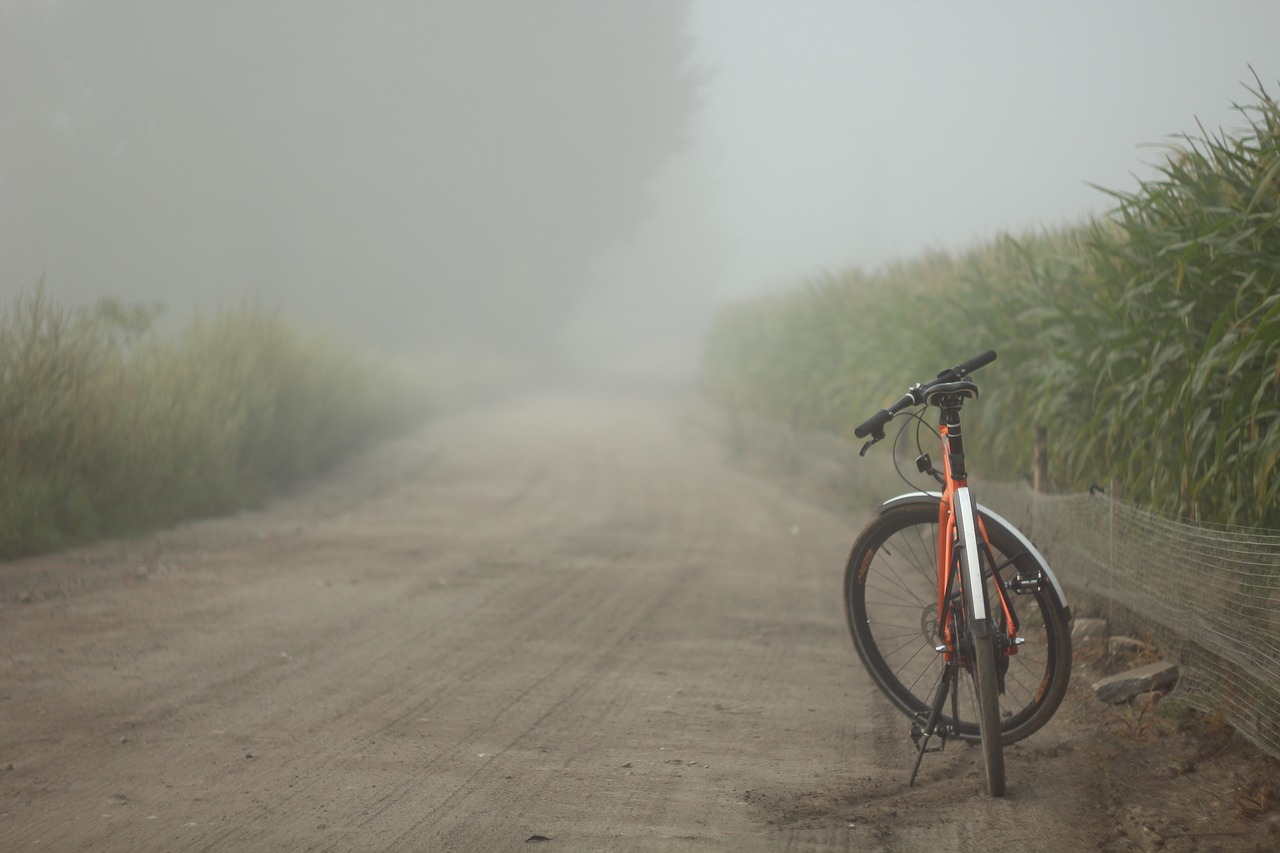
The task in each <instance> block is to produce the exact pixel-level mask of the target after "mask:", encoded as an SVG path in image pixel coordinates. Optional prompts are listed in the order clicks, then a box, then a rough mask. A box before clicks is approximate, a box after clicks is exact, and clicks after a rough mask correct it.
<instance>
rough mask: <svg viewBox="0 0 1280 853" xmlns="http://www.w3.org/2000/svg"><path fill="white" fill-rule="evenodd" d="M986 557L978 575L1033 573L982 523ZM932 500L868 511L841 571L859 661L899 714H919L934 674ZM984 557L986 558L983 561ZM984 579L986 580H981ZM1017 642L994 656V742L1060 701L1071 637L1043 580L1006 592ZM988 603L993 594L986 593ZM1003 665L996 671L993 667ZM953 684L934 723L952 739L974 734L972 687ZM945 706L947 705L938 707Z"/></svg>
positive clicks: (937, 638) (1009, 540)
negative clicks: (999, 703) (997, 720)
mask: <svg viewBox="0 0 1280 853" xmlns="http://www.w3.org/2000/svg"><path fill="white" fill-rule="evenodd" d="M986 529H987V533H988V539H989V541H990V545H991V553H990V555H988V554H986V553H985V549H984V554H983V561H984V566H985V571H986V572H992V571H994V572H995V573H997V574H999V576H1000V577H1001V578H1002V579H1003V580H1006V581H1007V580H1009V579H1010V578H1012V577H1014V576H1018V577H1020V578H1024V579H1026V578H1035V577H1037V576H1038V574H1039V566H1038V564H1037V563H1036V561H1035V560H1034V559H1033V558H1032V557H1031V556H1030V555H1029V554H1027V552H1026V550H1025V548H1024V547H1023V546H1022V545H1021V544H1020V543H1019V542H1018V541H1017V540H1016V539H1015V538H1014V537H1012V536H1010V535H1008V534H1007V533H1005V532H1004V530H1003V529H1002V528H1001V527H1000V526H999V525H996V524H994V523H991V522H989V521H988V523H987V524H986ZM937 545H938V510H937V504H936V503H933V504H912V505H907V506H902V507H896V508H894V509H890V510H886V511H884V512H882V513H880V514H879V515H877V516H876V517H875V518H874V519H872V520H871V522H870V523H869V524H868V525H867V527H866V528H865V529H864V530H863V531H862V533H861V534H860V535H859V536H858V538H857V540H856V541H855V542H854V545H853V550H852V552H851V553H850V555H849V563H848V566H847V568H846V571H845V615H846V617H847V619H848V624H849V630H850V633H851V635H852V637H853V644H854V647H855V649H856V650H857V653H858V656H859V658H860V659H861V660H862V663H863V665H864V666H865V667H866V669H867V671H868V673H869V674H870V675H871V677H872V680H874V681H875V683H876V685H877V686H878V687H879V688H880V689H881V690H882V691H883V692H884V694H885V695H886V696H887V697H888V698H889V699H890V701H892V702H893V704H894V705H895V706H897V707H898V709H899V710H901V711H902V712H903V713H905V714H907V715H908V716H910V717H923V715H925V714H926V713H927V712H928V707H929V702H930V700H931V698H932V696H933V694H934V691H935V690H936V688H937V684H938V681H939V679H940V678H941V677H942V671H943V660H942V655H940V654H938V653H936V652H935V650H934V649H935V647H936V646H937V645H938V644H940V643H941V642H942V640H941V635H940V632H939V631H938V625H937V610H938V606H937V605H938V601H937V598H938V593H937V583H938V580H937V556H936V554H937ZM993 560H994V562H993ZM988 585H990V583H989V584H988ZM1010 598H1011V599H1012V604H1013V606H1014V608H1015V612H1016V613H1017V616H1018V618H1019V620H1020V622H1021V629H1020V635H1021V636H1022V637H1023V638H1024V639H1025V641H1026V642H1025V643H1024V644H1023V645H1021V646H1018V647H1017V648H1016V653H1015V654H1012V655H1005V654H1003V651H1002V653H1000V654H999V655H997V656H996V674H997V680H998V685H997V687H998V692H1000V691H999V688H1001V687H1002V688H1003V690H1002V693H1003V705H1004V709H1003V711H1002V713H1001V732H1002V735H1003V737H1002V743H1003V744H1005V745H1008V744H1011V743H1015V742H1016V741H1019V740H1022V739H1023V738H1025V737H1027V736H1028V735H1030V734H1032V733H1033V732H1035V731H1037V730H1038V729H1040V728H1041V727H1042V726H1043V725H1044V724H1045V723H1046V722H1048V721H1049V719H1050V717H1052V716H1053V713H1054V712H1055V711H1056V710H1057V709H1058V706H1059V705H1060V704H1061V703H1062V698H1063V696H1064V695H1065V694H1066V690H1067V684H1068V682H1069V680H1070V677H1071V637H1070V632H1069V629H1068V626H1067V617H1066V613H1065V611H1064V610H1063V607H1062V604H1061V602H1060V601H1059V600H1058V598H1057V596H1056V595H1055V594H1054V592H1053V590H1052V588H1051V586H1050V584H1049V583H1048V581H1047V580H1044V579H1042V580H1041V582H1040V583H1039V584H1034V585H1031V586H1030V587H1029V588H1028V589H1026V590H1023V591H1022V593H1021V594H1011V595H1010ZM991 599H992V600H993V601H994V600H995V596H994V593H993V594H992V596H991ZM995 615H996V618H995V620H994V624H993V627H994V628H995V635H996V637H997V638H998V640H997V642H996V643H994V644H993V655H995V649H996V648H1001V643H1003V642H1005V641H1006V639H1007V636H1008V634H1007V626H1005V625H1004V624H1003V623H1004V617H1003V613H1002V612H1000V611H999V609H998V608H997V613H996V614H995ZM1002 670H1003V671H1002ZM966 681H967V680H966V679H959V680H958V683H957V685H956V688H957V690H960V693H961V695H960V696H958V697H956V705H957V706H958V709H959V710H958V713H956V714H955V716H956V717H957V719H952V714H951V707H948V708H947V709H946V710H944V713H943V716H942V723H943V724H944V725H945V726H947V727H948V728H949V729H950V730H951V731H952V732H953V734H954V735H955V736H958V737H960V738H962V739H964V740H967V741H973V742H977V741H980V740H981V732H980V730H979V725H978V720H979V716H978V703H977V695H976V690H975V687H974V685H972V684H969V685H968V686H967V688H965V689H961V688H962V686H964V685H965V684H966ZM948 705H949V706H950V705H951V703H948Z"/></svg>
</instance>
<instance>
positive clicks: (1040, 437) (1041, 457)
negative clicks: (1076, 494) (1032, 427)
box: [1031, 426, 1049, 492]
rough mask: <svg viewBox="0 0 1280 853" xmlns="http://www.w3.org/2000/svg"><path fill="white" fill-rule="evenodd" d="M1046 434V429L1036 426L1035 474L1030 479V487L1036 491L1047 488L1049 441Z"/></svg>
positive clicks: (1042, 490)
mask: <svg viewBox="0 0 1280 853" xmlns="http://www.w3.org/2000/svg"><path fill="white" fill-rule="evenodd" d="M1047 435H1048V430H1047V429H1045V428H1044V427H1042V426H1038V427H1036V443H1035V455H1034V461H1035V474H1034V475H1033V477H1032V480H1031V488H1032V489H1034V490H1035V491H1037V492H1044V491H1046V490H1047V489H1048V488H1049V441H1048V438H1047Z"/></svg>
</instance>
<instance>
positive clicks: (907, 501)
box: [876, 492, 1071, 620]
mask: <svg viewBox="0 0 1280 853" xmlns="http://www.w3.org/2000/svg"><path fill="white" fill-rule="evenodd" d="M940 500H942V493H941V492H908V493H907V494H905V495H898V496H897V497H896V498H890V499H889V500H887V501H885V502H884V503H882V504H880V508H879V509H877V510H876V512H877V513H882V512H885V511H887V510H891V509H896V508H897V507H900V506H911V505H915V504H921V505H928V506H934V507H936V506H937V505H938V501H940ZM978 513H979V514H980V515H981V516H982V521H983V523H985V524H986V525H987V526H989V527H997V528H999V529H1000V530H1001V531H1003V532H1004V533H1005V534H1007V535H1008V536H1010V537H1012V538H1013V539H1015V540H1017V542H1018V544H1019V545H1021V546H1022V547H1023V548H1025V549H1026V550H1027V555H1028V556H1029V557H1031V559H1032V560H1034V561H1035V562H1036V565H1038V566H1039V567H1040V571H1041V572H1043V573H1044V576H1045V577H1046V578H1048V579H1049V583H1050V585H1051V586H1052V587H1053V594H1054V596H1056V597H1057V599H1058V602H1059V603H1060V604H1061V605H1062V609H1063V610H1064V611H1065V612H1066V614H1067V619H1068V620H1070V619H1071V607H1070V605H1068V604H1067V594H1066V592H1064V591H1063V589H1062V584H1060V583H1059V582H1058V578H1057V576H1056V575H1054V573H1053V569H1051V568H1049V562H1048V561H1047V560H1046V559H1045V558H1044V555H1043V554H1041V553H1040V550H1039V549H1038V548H1036V546H1035V545H1033V544H1031V540H1030V539H1028V538H1027V537H1026V536H1025V535H1023V533H1022V531H1021V530H1019V529H1018V528H1016V527H1014V526H1013V525H1012V524H1010V523H1009V522H1008V521H1006V520H1005V519H1004V517H1003V516H1001V515H1000V514H999V513H996V512H992V511H991V510H990V509H988V508H987V507H985V506H983V505H982V504H978Z"/></svg>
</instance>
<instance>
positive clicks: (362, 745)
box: [0, 395, 1277, 851]
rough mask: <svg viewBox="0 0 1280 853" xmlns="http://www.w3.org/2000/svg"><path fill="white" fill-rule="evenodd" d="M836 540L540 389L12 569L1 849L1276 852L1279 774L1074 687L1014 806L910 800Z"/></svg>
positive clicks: (711, 442) (1012, 797)
mask: <svg viewBox="0 0 1280 853" xmlns="http://www.w3.org/2000/svg"><path fill="white" fill-rule="evenodd" d="M860 521H861V519H859V518H856V517H851V516H850V515H849V514H848V513H846V512H844V511H842V510H841V509H840V508H839V507H833V506H831V505H830V503H829V502H823V501H817V502H815V501H813V500H810V499H809V498H807V497H805V496H803V495H800V494H798V493H797V492H796V490H794V489H792V488H789V487H787V486H786V485H785V484H781V485H780V484H779V482H778V481H776V480H775V479H773V478H770V477H765V476H762V475H760V474H759V473H758V472H756V471H753V470H751V469H750V466H748V465H744V463H742V462H741V461H740V460H736V459H734V458H733V457H732V456H731V454H729V453H727V452H726V450H725V448H724V446H723V445H722V444H721V443H720V442H719V440H718V439H717V438H716V437H715V436H713V435H712V434H711V433H709V432H708V431H707V430H706V429H704V428H703V427H702V426H700V425H699V424H698V423H697V422H696V419H694V418H691V417H690V414H689V409H688V408H687V406H685V405H684V404H680V403H673V402H672V401H670V400H661V399H650V398H630V397H622V396H616V397H610V398H598V397H583V396H578V395H541V396H537V397H528V398H523V399H519V400H513V401H509V402H507V403H505V404H503V405H496V406H493V407H491V408H489V409H486V410H483V411H473V412H470V413H467V414H463V415H456V416H451V417H447V418H441V419H439V420H438V421H436V422H434V423H432V424H431V425H429V426H428V427H427V428H425V429H423V430H422V431H421V432H419V433H417V434H415V435H413V436H410V437H407V438H405V439H403V440H401V441H398V442H394V443H392V444H389V445H387V446H385V447H382V448H379V449H378V450H377V451H376V452H374V453H371V454H369V455H367V456H365V457H363V458H361V459H358V460H353V461H352V462H351V463H350V464H349V465H347V466H344V467H343V468H342V469H341V470H339V471H336V472H334V473H333V474H332V475H331V476H330V477H328V478H326V479H325V480H323V481H322V482H317V483H315V484H312V485H311V486H310V487H308V488H307V489H305V490H302V491H300V492H299V493H298V494H296V495H293V496H291V497H289V498H287V499H282V500H279V501H276V502H275V503H273V504H272V505H271V506H269V507H267V508H266V509H264V510H262V511H260V512H253V513H245V514H242V515H239V516H236V517H234V518H228V519H220V520H213V521H208V522H201V523H197V524H190V525H184V526H182V527H180V528H176V529H174V530H170V531H165V532H163V533H161V534H159V535H155V536H150V537H144V538H141V539H137V540H131V541H128V542H115V543H107V544H104V545H101V546H96V547H93V548H88V549H82V550H79V551H75V552H68V553H64V554H59V555H53V556H50V557H44V558H39V559H33V560H24V561H19V562H14V563H9V564H5V565H2V566H0V650H2V651H0V849H3V850H5V851H26V850H90V849H92V850H130V851H147V850H284V849H288V850H485V851H491V850H514V849H522V850H523V849H528V847H527V845H528V844H530V843H534V844H539V845H541V844H545V845H546V846H547V849H559V850H603V849H608V850H631V849H635V850H666V849H690V850H712V849H717V850H718V849H732V850H777V849H808V850H897V851H913V850H925V849H928V850H938V849H961V848H964V849H969V848H971V847H975V846H978V845H981V846H983V847H989V848H993V849H997V848H998V849H1023V850H1062V849H1108V850H1148V849H1166V850H1184V849H1185V850H1212V849H1221V850H1252V849H1270V848H1272V847H1274V842H1275V840H1276V838H1277V836H1274V835H1272V834H1270V826H1271V825H1272V821H1271V815H1272V814H1273V812H1271V811H1270V809H1271V808H1272V805H1271V804H1270V800H1269V799H1268V798H1269V797H1270V796H1271V794H1270V793H1268V791H1266V790H1264V789H1263V786H1262V785H1261V781H1260V780H1262V781H1265V780H1269V779H1274V772H1273V771H1274V765H1267V764H1262V765H1260V764H1258V763H1257V761H1258V760H1257V759H1256V758H1254V757H1251V756H1250V755H1248V753H1247V752H1245V751H1244V750H1242V749H1241V748H1239V747H1238V746H1237V745H1235V744H1233V743H1232V742H1230V741H1226V742H1221V741H1217V740H1214V738H1213V733H1212V732H1205V731H1199V732H1196V731H1193V730H1191V729H1187V728H1185V727H1181V728H1180V725H1179V723H1178V722H1177V721H1176V720H1173V719H1171V718H1166V717H1161V716H1158V715H1151V714H1143V715H1139V716H1134V714H1133V713H1132V712H1129V711H1119V712H1117V711H1114V710H1111V709H1108V708H1107V707H1105V706H1101V705H1100V704H1099V703H1097V701H1096V700H1094V699H1093V697H1092V696H1091V695H1089V694H1088V692H1087V682H1088V681H1089V680H1090V675H1089V671H1088V670H1087V669H1085V667H1087V666H1088V663H1087V662H1085V663H1082V664H1081V667H1082V669H1081V671H1080V672H1078V673H1077V677H1076V686H1075V689H1074V691H1073V693H1072V696H1071V697H1070V698H1069V699H1068V701H1067V703H1066V705H1065V706H1064V708H1063V710H1062V711H1061V712H1060V713H1059V715H1058V717H1057V718H1055V720H1054V721H1052V722H1051V723H1050V725H1049V726H1048V727H1046V729H1045V730H1044V731H1043V732H1041V733H1039V734H1037V735H1035V736H1034V737H1032V738H1031V739H1029V740H1028V741H1026V742H1024V743H1022V744H1019V745H1017V746H1016V747H1014V748H1013V749H1011V750H1010V752H1009V759H1008V763H1009V773H1008V775H1009V784H1010V793H1009V796H1008V797H1006V798H1004V799H1002V800H994V801H993V800H990V799H987V798H985V797H983V796H982V795H981V794H980V793H979V788H980V783H979V781H978V776H977V774H978V765H977V761H978V757H977V755H976V752H975V751H974V750H972V749H968V748H965V747H949V748H948V750H947V751H946V752H945V753H942V754H940V755H936V756H930V757H929V758H928V759H927V760H926V763H925V768H924V770H923V771H922V774H921V778H920V781H919V783H918V784H917V786H916V787H915V788H912V789H908V788H907V787H906V784H905V781H906V777H907V773H908V771H909V766H910V764H909V761H910V754H909V750H910V741H909V739H908V737H907V727H906V723H905V721H904V720H903V719H902V718H901V717H900V716H898V715H897V714H896V713H895V712H893V711H892V710H891V709H890V708H889V706H888V703H887V702H885V701H884V700H882V699H881V697H880V696H879V695H878V694H877V693H876V691H875V689H874V687H872V686H871V684H870V682H869V680H868V679H867V678H866V676H865V675H864V674H863V673H862V672H861V670H860V669H859V667H858V666H857V664H856V661H855V658H854V655H853V653H852V649H851V647H850V644H849V640H848V637H847V632H846V629H845V626H844V617H843V614H842V611H841V606H840V600H839V598H840V597H839V588H840V579H841V576H842V572H843V563H844V559H845V556H846V552H847V549H848V546H849V543H850V542H851V541H852V538H853V536H854V535H856V533H857V529H858V527H859V526H860ZM1268 773H1270V775H1265V774H1268ZM1250 786H1252V787H1250ZM1255 800H1256V801H1257V802H1258V806H1257V807H1256V808H1254V807H1253V806H1251V805H1250V803H1253V802H1254V801H1255ZM1255 812H1256V813H1255ZM538 839H549V840H547V841H539V840H538ZM1153 845H1154V846H1153Z"/></svg>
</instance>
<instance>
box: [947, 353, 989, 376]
mask: <svg viewBox="0 0 1280 853" xmlns="http://www.w3.org/2000/svg"><path fill="white" fill-rule="evenodd" d="M995 360H996V351H995V350H993V349H989V350H987V351H986V352H984V353H983V354H982V355H975V356H974V357H973V358H971V359H969V360H968V361H964V362H961V363H960V364H957V365H956V366H955V367H953V368H951V372H953V373H955V374H956V376H957V377H958V378H960V379H963V378H964V377H966V376H968V375H969V374H970V373H973V371H975V370H977V369H978V368H979V367H986V366H987V365H988V364H990V363H991V362H993V361H995ZM943 372H944V373H945V372H947V371H943Z"/></svg>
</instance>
